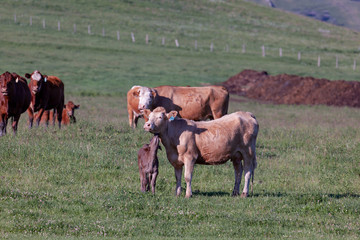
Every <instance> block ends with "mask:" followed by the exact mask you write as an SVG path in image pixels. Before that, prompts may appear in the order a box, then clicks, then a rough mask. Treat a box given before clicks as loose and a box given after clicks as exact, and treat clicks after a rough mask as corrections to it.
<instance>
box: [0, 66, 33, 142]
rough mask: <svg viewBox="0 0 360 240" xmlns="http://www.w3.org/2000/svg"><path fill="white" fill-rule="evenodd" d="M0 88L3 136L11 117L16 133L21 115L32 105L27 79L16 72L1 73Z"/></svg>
mask: <svg viewBox="0 0 360 240" xmlns="http://www.w3.org/2000/svg"><path fill="white" fill-rule="evenodd" d="M0 90H1V91H0V136H3V135H5V134H6V126H7V123H8V119H9V118H11V117H13V122H12V128H13V131H14V133H16V131H17V125H18V122H19V119H20V115H21V114H22V113H23V112H25V111H26V109H27V108H28V107H29V105H30V100H31V94H30V90H29V87H28V86H27V82H26V80H25V79H24V78H23V77H21V76H19V75H18V74H16V73H9V72H5V73H3V74H1V75H0Z"/></svg>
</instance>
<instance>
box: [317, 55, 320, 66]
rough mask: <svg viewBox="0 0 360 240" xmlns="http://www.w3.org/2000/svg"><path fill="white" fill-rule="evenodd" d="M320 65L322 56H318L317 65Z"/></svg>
mask: <svg viewBox="0 0 360 240" xmlns="http://www.w3.org/2000/svg"><path fill="white" fill-rule="evenodd" d="M320 65H321V58H320V56H318V61H317V66H318V67H320Z"/></svg>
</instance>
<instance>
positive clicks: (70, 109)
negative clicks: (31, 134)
mask: <svg viewBox="0 0 360 240" xmlns="http://www.w3.org/2000/svg"><path fill="white" fill-rule="evenodd" d="M79 107H80V105H75V104H74V102H73V101H68V103H67V104H65V105H64V109H63V111H62V119H61V124H62V125H69V124H70V123H76V117H75V109H78V108H79ZM54 115H55V113H54V111H53V110H51V111H49V110H48V111H45V112H44V114H43V116H42V117H41V121H40V122H42V123H46V124H48V123H49V121H52V122H53V125H55V118H54Z"/></svg>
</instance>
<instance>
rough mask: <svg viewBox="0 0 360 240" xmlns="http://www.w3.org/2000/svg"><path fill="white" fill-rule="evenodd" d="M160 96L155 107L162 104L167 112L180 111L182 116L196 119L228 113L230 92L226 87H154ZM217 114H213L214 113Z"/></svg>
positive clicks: (217, 116)
mask: <svg viewBox="0 0 360 240" xmlns="http://www.w3.org/2000/svg"><path fill="white" fill-rule="evenodd" d="M154 89H155V90H156V91H157V93H158V96H160V97H157V101H156V102H155V107H158V106H162V107H164V108H165V109H166V111H167V112H169V111H172V110H175V111H178V112H179V114H180V116H181V117H182V118H186V119H192V120H195V121H198V120H205V119H207V118H211V117H212V118H215V119H216V118H219V117H221V116H223V115H225V114H226V113H227V108H228V101H229V94H228V92H227V90H226V89H225V88H224V87H221V86H208V87H177V86H159V87H156V88H154ZM215 112H216V113H218V112H219V113H218V114H215V115H216V116H213V115H214V113H215Z"/></svg>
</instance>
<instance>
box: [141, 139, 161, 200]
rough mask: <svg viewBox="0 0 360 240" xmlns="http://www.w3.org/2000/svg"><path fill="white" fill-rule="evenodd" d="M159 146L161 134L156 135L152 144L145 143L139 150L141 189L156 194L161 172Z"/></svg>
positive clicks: (151, 141)
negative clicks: (157, 181) (158, 177)
mask: <svg viewBox="0 0 360 240" xmlns="http://www.w3.org/2000/svg"><path fill="white" fill-rule="evenodd" d="M158 149H161V147H160V146H159V136H158V135H154V136H153V137H152V139H151V140H150V144H145V145H144V146H143V147H142V148H140V150H139V152H138V165H139V173H140V183H141V191H142V192H145V191H149V190H150V184H151V191H152V193H153V194H155V185H156V177H157V175H158V172H159V160H158V158H157V150H158Z"/></svg>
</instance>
